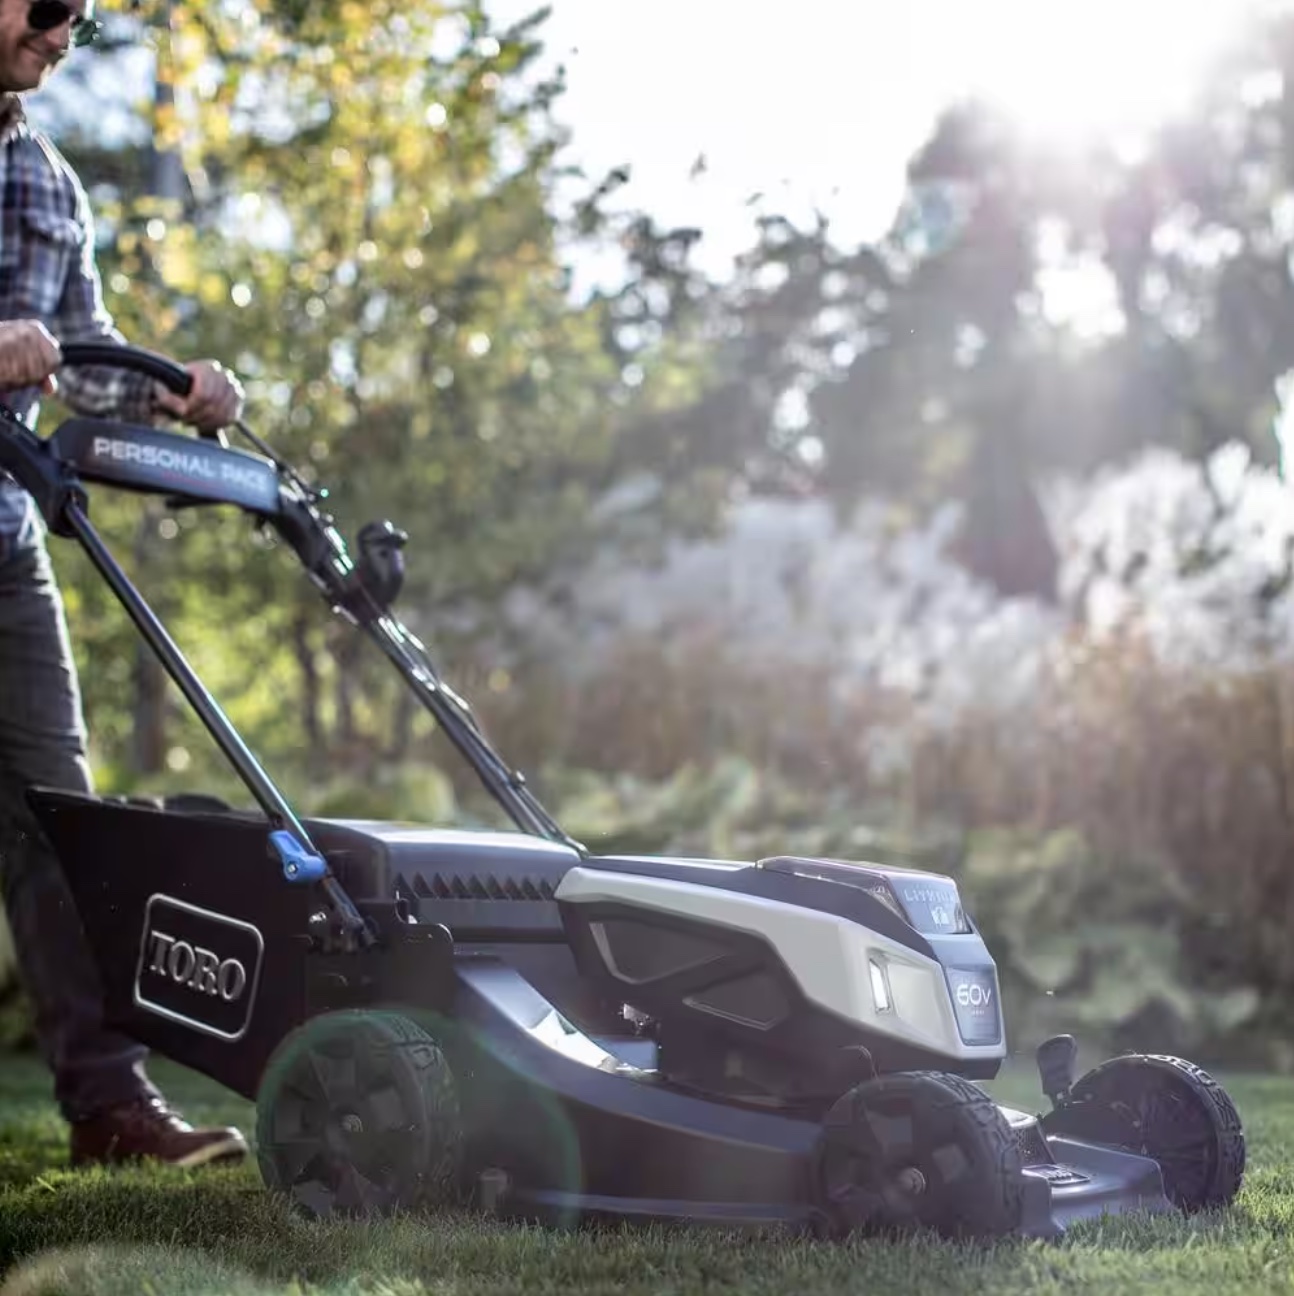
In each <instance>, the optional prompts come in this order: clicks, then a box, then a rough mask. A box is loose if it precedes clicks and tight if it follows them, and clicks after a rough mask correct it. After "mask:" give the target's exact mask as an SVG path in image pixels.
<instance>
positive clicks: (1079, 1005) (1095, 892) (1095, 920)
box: [957, 829, 1259, 1054]
mask: <svg viewBox="0 0 1294 1296" xmlns="http://www.w3.org/2000/svg"><path fill="white" fill-rule="evenodd" d="M957 872H958V876H959V879H960V881H961V883H962V887H963V891H964V898H965V900H966V902H967V904H968V906H969V908H970V910H971V913H972V914H973V915H975V917H976V920H977V922H978V923H979V925H980V928H981V930H982V932H983V934H984V938H985V940H986V941H987V943H988V946H989V949H990V950H991V951H992V953H993V956H994V958H995V960H996V961H997V964H998V971H999V975H1000V977H1001V979H1002V983H1003V996H1004V1003H1005V1005H1006V1008H1007V1012H1008V1014H1009V1017H1008V1020H1009V1023H1010V1030H1011V1035H1012V1039H1013V1041H1014V1043H1015V1046H1016V1047H1024V1046H1025V1045H1026V1044H1029V1043H1032V1044H1036V1043H1038V1042H1040V1041H1041V1040H1043V1039H1045V1038H1046V1037H1047V1036H1048V1035H1051V1034H1054V1033H1057V1032H1059V1031H1069V1032H1072V1033H1076V1034H1078V1035H1080V1036H1082V1037H1085V1038H1086V1037H1091V1036H1094V1037H1096V1038H1098V1039H1102V1040H1108V1041H1109V1042H1110V1045H1111V1047H1112V1048H1117V1049H1143V1050H1145V1049H1158V1050H1161V1051H1167V1052H1178V1053H1186V1054H1191V1053H1197V1052H1198V1051H1199V1050H1200V1049H1201V1048H1203V1049H1206V1050H1210V1049H1212V1050H1216V1049H1217V1048H1219V1046H1222V1047H1225V1044H1226V1042H1227V1041H1228V1040H1229V1039H1230V1038H1231V1037H1232V1035H1233V1034H1234V1033H1235V1032H1236V1031H1238V1030H1239V1029H1240V1028H1242V1027H1244V1026H1246V1025H1247V1024H1248V1023H1249V1022H1251V1021H1252V1020H1253V1018H1254V1016H1255V1014H1256V1012H1257V1009H1258V1007H1259V998H1258V994H1257V992H1256V991H1255V990H1254V989H1253V988H1252V987H1249V986H1234V985H1232V986H1223V987H1215V986H1210V985H1208V984H1207V982H1206V980H1205V978H1203V977H1201V976H1200V974H1199V971H1198V969H1195V968H1193V967H1191V966H1190V963H1189V960H1188V958H1187V956H1186V954H1185V950H1184V944H1185V943H1184V941H1183V929H1184V927H1185V925H1186V923H1187V921H1188V920H1189V916H1190V915H1191V913H1192V911H1193V907H1194V906H1193V899H1192V897H1191V895H1190V893H1189V891H1188V890H1187V888H1185V887H1184V886H1183V885H1182V883H1181V880H1180V878H1178V877H1177V875H1176V874H1175V873H1174V871H1173V870H1172V868H1171V867H1169V866H1166V865H1165V863H1164V862H1163V861H1156V860H1142V859H1139V858H1137V857H1135V856H1134V857H1131V858H1124V859H1121V858H1119V857H1118V856H1115V855H1112V854H1111V855H1100V854H1097V853H1096V852H1094V851H1093V850H1092V849H1091V847H1090V846H1089V845H1088V843H1086V842H1085V841H1084V840H1083V838H1082V835H1081V834H1080V833H1078V832H1075V831H1073V830H1065V829H1062V830H1058V831H1055V832H1052V833H1048V834H1045V835H1039V834H1037V833H1027V832H1024V831H1021V830H1005V831H986V832H981V833H977V834H975V835H974V836H973V838H972V840H971V842H970V844H969V847H968V850H967V855H966V858H965V860H964V861H963V862H962V864H961V866H960V868H959V869H958V871H957Z"/></svg>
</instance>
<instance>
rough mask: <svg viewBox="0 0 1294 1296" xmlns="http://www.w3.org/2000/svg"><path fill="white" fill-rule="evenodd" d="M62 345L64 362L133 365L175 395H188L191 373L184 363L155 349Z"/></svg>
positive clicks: (106, 344) (116, 344)
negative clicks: (177, 362) (176, 361)
mask: <svg viewBox="0 0 1294 1296" xmlns="http://www.w3.org/2000/svg"><path fill="white" fill-rule="evenodd" d="M61 349H62V352H63V363H64V364H68V365H111V366H113V367H114V368H117V369H132V370H134V371H135V372H136V373H142V374H147V375H148V376H149V377H150V378H153V379H156V381H157V382H160V383H161V384H162V386H163V387H165V388H167V390H168V391H173V392H174V393H175V394H176V395H177V396H187V395H188V394H189V392H191V391H192V390H193V375H192V374H191V373H190V372H189V371H188V370H187V369H186V368H185V367H184V366H183V365H179V364H176V363H175V361H174V360H171V359H169V358H168V357H167V356H164V355H159V354H158V352H156V351H146V350H145V349H144V348H143V347H136V346H127V345H124V344H123V343H120V342H65V343H63V344H62V348H61Z"/></svg>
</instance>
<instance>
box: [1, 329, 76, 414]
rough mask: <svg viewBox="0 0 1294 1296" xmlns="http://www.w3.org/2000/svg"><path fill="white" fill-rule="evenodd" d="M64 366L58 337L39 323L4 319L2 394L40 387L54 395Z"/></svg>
mask: <svg viewBox="0 0 1294 1296" xmlns="http://www.w3.org/2000/svg"><path fill="white" fill-rule="evenodd" d="M62 363H63V352H62V350H61V349H60V347H59V345H58V343H57V342H56V341H55V340H54V335H53V334H52V333H51V332H50V331H49V330H48V329H47V328H46V327H45V326H44V325H43V324H41V323H40V322H39V321H38V320H0V392H9V391H20V390H21V389H22V388H24V387H37V386H38V387H40V389H41V391H43V392H44V393H45V395H46V396H52V395H53V394H54V392H55V391H56V390H57V384H56V383H55V381H54V371H55V370H56V369H57V368H58V367H59V365H61V364H62Z"/></svg>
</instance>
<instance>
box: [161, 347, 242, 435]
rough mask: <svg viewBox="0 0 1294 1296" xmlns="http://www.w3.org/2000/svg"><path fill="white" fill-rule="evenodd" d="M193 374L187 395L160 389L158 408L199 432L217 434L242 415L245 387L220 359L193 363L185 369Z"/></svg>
mask: <svg viewBox="0 0 1294 1296" xmlns="http://www.w3.org/2000/svg"><path fill="white" fill-rule="evenodd" d="M184 367H185V368H186V369H187V370H188V371H189V373H190V374H192V375H193V388H192V390H191V391H190V392H189V394H188V395H187V396H177V395H176V394H175V393H174V392H172V391H167V390H166V388H164V387H159V388H158V389H157V407H158V408H159V409H162V410H165V411H166V413H168V414H170V415H173V416H174V417H175V418H177V419H179V420H180V422H181V423H188V424H190V425H191V426H192V427H195V428H197V429H198V431H199V432H218V431H219V430H220V429H221V428H223V427H227V426H228V425H229V424H230V423H232V422H233V421H234V420H235V419H236V418H238V417H239V415H241V414H242V412H243V388H242V384H241V383H240V382H239V381H238V379H237V378H236V377H235V376H234V375H233V374H232V373H230V372H229V370H228V369H226V368H225V367H224V365H222V364H221V363H220V362H219V361H217V360H194V361H191V362H190V363H189V364H187V365H185V366H184Z"/></svg>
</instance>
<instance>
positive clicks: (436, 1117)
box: [256, 1010, 462, 1218]
mask: <svg viewBox="0 0 1294 1296" xmlns="http://www.w3.org/2000/svg"><path fill="white" fill-rule="evenodd" d="M256 1109H257V1111H256V1114H257V1119H256V1145H257V1160H258V1163H259V1165H260V1169H261V1176H262V1178H263V1179H264V1180H265V1183H266V1185H267V1186H268V1187H269V1188H271V1189H272V1190H275V1191H279V1192H283V1193H285V1194H286V1195H287V1196H288V1198H289V1199H290V1200H291V1202H292V1204H293V1205H294V1206H295V1207H296V1208H297V1209H299V1210H301V1211H302V1212H303V1213H305V1214H307V1215H310V1216H314V1217H316V1218H327V1217H330V1216H377V1215H389V1214H394V1213H397V1212H400V1211H407V1210H415V1209H420V1208H427V1207H433V1206H436V1205H443V1204H446V1203H447V1202H449V1201H451V1200H452V1199H453V1198H454V1196H455V1194H456V1192H457V1188H458V1171H459V1158H460V1155H461V1144H462V1129H461V1124H460V1119H459V1106H458V1096H457V1091H456V1088H455V1085H454V1077H453V1075H452V1074H451V1072H450V1069H449V1064H448V1063H447V1062H446V1060H445V1056H444V1054H443V1053H442V1052H441V1050H440V1048H439V1046H438V1045H437V1043H436V1041H435V1040H434V1039H433V1038H432V1037H431V1036H430V1035H429V1034H428V1033H427V1032H426V1031H425V1030H423V1029H422V1028H421V1027H420V1026H418V1025H417V1024H415V1023H414V1022H413V1021H411V1020H410V1019H409V1018H407V1017H404V1016H401V1015H400V1014H398V1013H388V1012H372V1011H362V1010H361V1011H349V1012H335V1013H325V1014H321V1015H320V1016H319V1017H316V1018H313V1019H312V1020H310V1021H308V1022H306V1023H305V1024H304V1025H303V1026H301V1027H299V1028H298V1029H297V1030H295V1031H293V1032H292V1033H291V1034H290V1035H288V1036H287V1037H286V1038H285V1039H284V1040H283V1042H282V1043H281V1044H280V1045H279V1047H278V1049H276V1051H275V1053H274V1056H273V1057H272V1058H271V1059H270V1063H269V1065H268V1067H267V1068H266V1073H265V1079H264V1081H263V1083H262V1085H261V1088H260V1092H259V1093H258V1095H257V1103H256Z"/></svg>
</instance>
